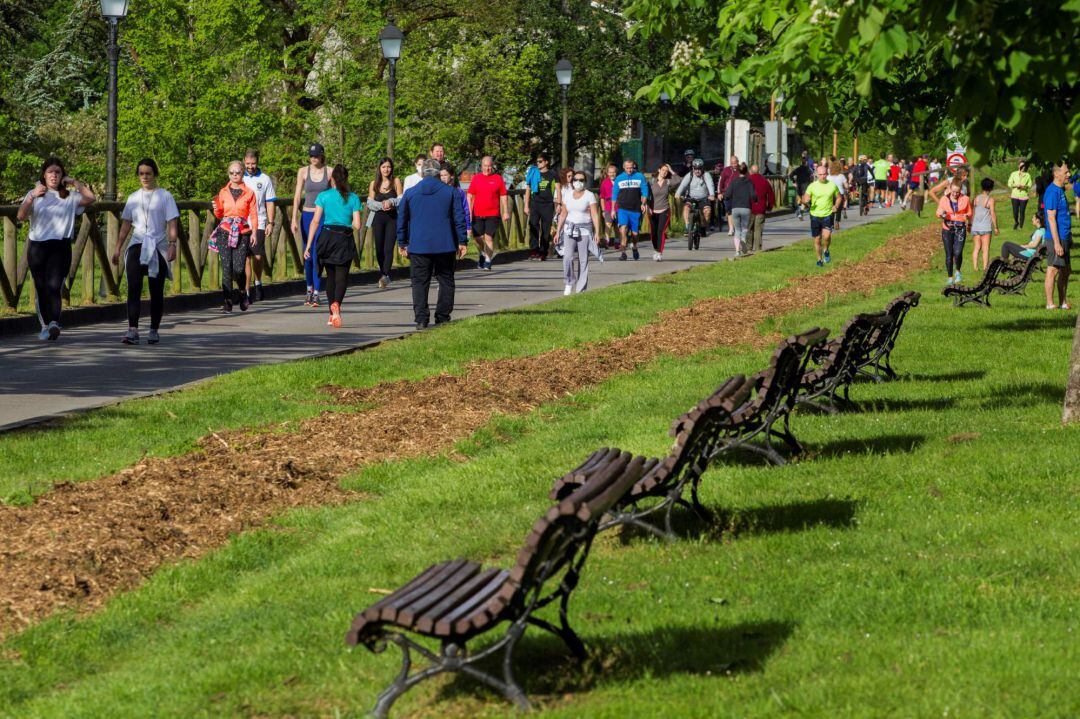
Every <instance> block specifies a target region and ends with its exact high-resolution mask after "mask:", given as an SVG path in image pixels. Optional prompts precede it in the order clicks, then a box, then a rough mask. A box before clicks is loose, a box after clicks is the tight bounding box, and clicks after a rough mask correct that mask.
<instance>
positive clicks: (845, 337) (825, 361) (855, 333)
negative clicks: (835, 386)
mask: <svg viewBox="0 0 1080 719" xmlns="http://www.w3.org/2000/svg"><path fill="white" fill-rule="evenodd" d="M890 322H891V320H890V318H889V316H888V315H887V314H886V313H884V312H876V313H873V314H865V313H864V314H857V315H855V316H854V317H852V318H851V319H850V320H848V321H847V324H845V325H844V326H843V328H841V330H840V336H839V337H838V338H837V340H838V341H837V342H835V343H832V344H831V346H830V350H829V353H828V354H826V355H825V357H824V358H822V360H821V362H820V364H819V365H818V370H817V372H820V373H821V374H820V375H819V376H818V377H817V381H818V382H821V381H823V380H832V379H833V378H836V379H840V380H844V379H848V378H850V377H851V376H853V375H854V373H855V371H856V370H857V366H858V362H859V360H860V358H861V357H862V356H863V355H864V354H865V347H866V345H867V343H868V342H869V341H870V335H871V333H872V332H874V331H883V330H885V329H887V327H888V325H889V324H890ZM815 374H816V372H815Z"/></svg>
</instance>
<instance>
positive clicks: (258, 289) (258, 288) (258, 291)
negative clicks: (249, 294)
mask: <svg viewBox="0 0 1080 719" xmlns="http://www.w3.org/2000/svg"><path fill="white" fill-rule="evenodd" d="M263 298H264V295H263V286H262V285H261V284H259V285H255V299H256V300H258V301H259V302H262V301H263Z"/></svg>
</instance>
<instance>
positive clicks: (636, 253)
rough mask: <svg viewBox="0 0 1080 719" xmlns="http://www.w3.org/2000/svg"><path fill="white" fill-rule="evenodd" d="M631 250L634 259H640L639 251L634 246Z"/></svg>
mask: <svg viewBox="0 0 1080 719" xmlns="http://www.w3.org/2000/svg"><path fill="white" fill-rule="evenodd" d="M631 252H633V253H634V259H635V260H640V259H641V253H640V252H638V251H637V248H636V247H634V248H632V249H631Z"/></svg>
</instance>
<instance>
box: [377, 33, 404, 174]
mask: <svg viewBox="0 0 1080 719" xmlns="http://www.w3.org/2000/svg"><path fill="white" fill-rule="evenodd" d="M404 39H405V34H404V33H403V32H401V30H399V29H398V27H397V25H395V24H394V23H393V21H391V22H390V23H389V24H387V26H386V27H384V28H383V29H382V31H381V32H380V33H379V45H380V46H381V47H382V56H383V59H384V60H386V61H387V62H388V63H390V72H389V73H388V74H387V76H386V87H387V89H388V90H389V91H390V101H389V104H388V105H387V109H386V156H387V157H389V158H390V159H394V102H395V99H396V97H395V93H397V61H398V58H399V57H401V42H402V41H403V40H404Z"/></svg>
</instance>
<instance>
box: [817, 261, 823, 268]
mask: <svg viewBox="0 0 1080 719" xmlns="http://www.w3.org/2000/svg"><path fill="white" fill-rule="evenodd" d="M817 266H818V267H824V266H825V263H824V262H822V261H821V260H818V261H817Z"/></svg>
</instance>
